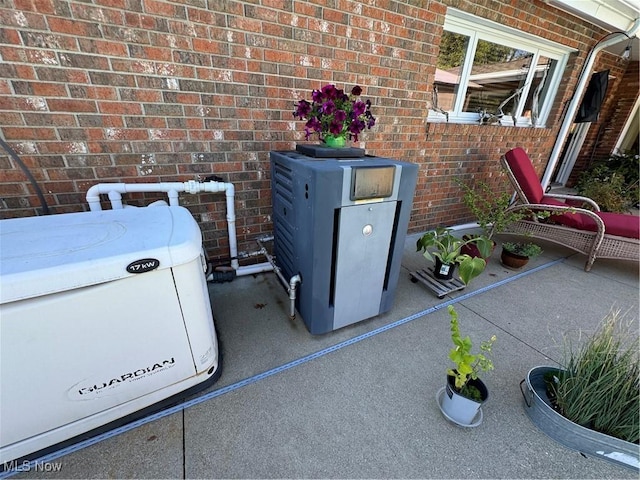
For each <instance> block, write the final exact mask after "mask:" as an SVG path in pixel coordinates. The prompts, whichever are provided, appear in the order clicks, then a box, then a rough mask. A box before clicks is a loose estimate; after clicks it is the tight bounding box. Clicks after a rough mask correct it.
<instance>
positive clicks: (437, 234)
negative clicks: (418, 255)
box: [416, 227, 491, 285]
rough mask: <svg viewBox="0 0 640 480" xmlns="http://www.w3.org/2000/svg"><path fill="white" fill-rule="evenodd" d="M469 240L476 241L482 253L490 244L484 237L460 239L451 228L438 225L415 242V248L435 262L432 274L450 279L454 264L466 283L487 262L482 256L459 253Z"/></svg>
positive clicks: (486, 251) (486, 250) (481, 269)
mask: <svg viewBox="0 0 640 480" xmlns="http://www.w3.org/2000/svg"><path fill="white" fill-rule="evenodd" d="M471 242H477V244H478V246H479V248H480V249H481V251H482V252H483V253H485V254H486V253H488V251H489V249H490V248H491V244H490V243H489V241H488V240H487V239H485V238H481V237H471V238H469V239H467V240H462V239H461V238H458V237H456V236H454V235H453V234H452V233H451V229H448V228H444V227H438V228H436V229H435V230H431V231H429V232H427V233H425V234H424V235H422V237H420V238H419V239H418V241H417V243H416V250H417V251H422V254H423V255H424V257H425V258H426V259H427V260H431V261H433V262H434V263H435V267H434V276H435V277H436V278H439V279H441V280H451V278H452V277H453V273H454V271H455V268H456V266H458V272H459V276H460V279H461V280H462V281H463V282H464V284H465V285H466V284H468V283H469V282H470V281H471V280H472V279H474V278H475V277H477V276H478V275H480V274H481V273H482V271H483V270H484V268H485V267H486V265H487V263H486V261H485V260H484V259H483V258H480V257H472V256H470V255H465V254H462V253H460V249H461V248H462V247H463V246H464V245H466V244H468V243H471Z"/></svg>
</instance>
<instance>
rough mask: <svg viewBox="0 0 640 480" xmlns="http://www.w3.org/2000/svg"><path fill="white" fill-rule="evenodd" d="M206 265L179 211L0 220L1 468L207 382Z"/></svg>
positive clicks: (197, 236)
mask: <svg viewBox="0 0 640 480" xmlns="http://www.w3.org/2000/svg"><path fill="white" fill-rule="evenodd" d="M205 268H206V262H205V261H204V258H203V255H202V236H201V232H200V229H199V228H198V225H197V223H196V221H195V220H194V218H193V217H192V216H191V213H190V212H189V211H188V210H187V209H185V208H183V207H180V206H153V207H146V208H135V207H131V208H125V209H120V210H105V211H96V212H84V213H69V214H61V215H51V216H43V217H29V218H18V219H10V220H2V221H0V322H1V323H0V343H1V349H0V362H1V363H0V419H1V421H0V464H5V463H6V462H10V461H12V460H15V459H24V458H25V457H30V456H31V455H32V454H34V452H38V454H42V453H45V452H46V451H47V450H48V449H49V450H51V447H52V446H54V445H55V446H58V445H59V444H61V443H62V444H64V443H65V442H67V443H68V442H69V441H72V439H79V438H82V436H83V435H86V434H87V432H90V433H91V432H96V429H99V428H100V427H104V426H106V425H107V424H110V425H113V424H114V422H116V421H118V420H123V419H125V418H127V419H131V418H134V417H135V416H136V414H138V415H139V414H140V413H141V411H145V412H148V411H149V410H150V409H151V408H154V407H157V406H158V405H159V404H162V403H163V402H164V403H166V402H168V401H177V400H179V399H181V398H183V397H184V396H186V395H187V394H191V393H194V392H195V391H197V390H200V389H203V388H205V387H207V386H209V385H210V384H211V383H213V382H214V381H215V380H216V379H217V378H218V377H219V375H220V368H219V363H218V343H217V336H216V331H215V326H214V323H213V315H212V309H211V304H210V300H209V293H208V290H207V284H206V279H205ZM148 407H151V408H148ZM123 423H124V422H123Z"/></svg>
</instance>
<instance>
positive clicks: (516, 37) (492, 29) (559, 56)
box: [428, 8, 576, 127]
mask: <svg viewBox="0 0 640 480" xmlns="http://www.w3.org/2000/svg"><path fill="white" fill-rule="evenodd" d="M444 29H445V30H447V31H450V32H453V33H459V34H462V35H466V36H468V37H470V41H469V45H468V50H467V55H466V56H465V59H466V61H465V63H464V65H463V68H462V70H461V72H460V85H461V86H462V88H461V89H460V92H459V93H458V95H457V96H456V103H455V105H454V110H453V111H450V112H448V115H445V114H444V113H441V112H438V111H436V110H429V113H428V122H432V123H437V122H447V121H448V122H449V123H466V124H468V123H479V118H478V114H477V113H475V112H462V111H461V109H462V103H463V102H464V100H465V95H466V86H467V84H468V82H469V76H470V74H471V67H472V63H473V57H472V56H471V55H470V53H469V52H473V51H475V46H476V44H477V42H478V40H487V41H490V42H493V43H500V44H503V45H506V46H510V47H513V48H518V49H523V50H527V51H529V52H532V53H533V54H534V56H533V58H532V60H531V65H537V64H538V59H539V57H540V56H541V55H542V56H545V57H547V58H549V59H551V60H555V61H556V62H557V64H556V68H555V71H554V72H553V76H552V78H550V79H548V81H549V88H548V91H549V92H553V94H552V95H546V98H545V99H544V103H543V104H542V105H540V108H539V112H538V123H537V125H535V126H536V127H545V125H546V121H547V119H548V117H549V113H550V112H551V108H552V107H553V101H554V100H555V98H556V94H557V91H558V88H559V86H560V83H561V81H562V74H563V72H564V70H565V68H566V66H567V61H568V59H569V55H570V54H571V53H572V52H575V51H576V50H575V49H572V48H569V47H566V46H564V45H561V44H559V43H556V42H553V41H550V40H547V39H544V38H539V37H536V36H534V35H531V34H528V33H525V32H521V31H519V30H516V29H514V28H511V27H507V26H504V25H500V24H498V23H496V22H493V21H491V20H487V19H485V18H481V17H476V16H474V15H471V14H469V13H466V12H463V11H461V10H457V9H454V8H449V9H447V15H446V17H445V21H444ZM534 71H535V69H530V70H529V75H528V78H527V81H526V82H527V83H529V85H530V84H531V79H532V78H533V75H534V73H535V72H534ZM528 90H529V89H528V88H526V89H525V91H523V92H522V96H521V98H522V97H524V98H526V95H528ZM523 106H524V104H523V102H520V105H519V106H518V111H517V112H516V120H517V121H516V126H519V127H531V126H532V123H531V118H529V117H523V116H521V115H522V108H523ZM501 123H502V125H505V126H513V119H512V118H511V117H504V118H503V119H502V121H501Z"/></svg>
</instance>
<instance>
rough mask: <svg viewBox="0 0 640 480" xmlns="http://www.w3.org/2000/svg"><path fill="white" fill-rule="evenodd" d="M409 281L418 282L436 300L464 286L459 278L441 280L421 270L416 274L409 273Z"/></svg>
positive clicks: (431, 273)
mask: <svg viewBox="0 0 640 480" xmlns="http://www.w3.org/2000/svg"><path fill="white" fill-rule="evenodd" d="M410 275H411V281H412V282H414V283H416V282H420V283H422V284H423V285H424V286H425V287H427V288H428V289H429V290H431V291H432V292H433V293H435V294H436V296H437V297H438V298H442V297H444V296H445V295H447V294H448V293H451V292H457V291H458V290H462V289H463V288H464V287H465V284H464V283H463V282H462V280H460V279H459V278H455V277H454V278H452V279H451V280H441V279H439V278H436V277H435V276H434V275H433V272H432V271H431V270H427V269H423V270H418V271H416V272H411V273H410Z"/></svg>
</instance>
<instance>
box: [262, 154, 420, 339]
mask: <svg viewBox="0 0 640 480" xmlns="http://www.w3.org/2000/svg"><path fill="white" fill-rule="evenodd" d="M321 150H322V151H323V152H326V151H327V150H329V149H327V148H323V149H321ZM312 151H313V150H312ZM345 151H346V152H347V153H351V152H353V151H356V153H357V152H362V154H360V156H356V157H352V158H348V157H347V158H341V157H334V158H330V157H329V158H317V157H313V156H308V155H304V154H301V153H299V152H292V151H286V152H271V182H272V196H273V221H274V254H275V258H276V263H277V265H278V267H280V268H281V269H282V273H283V274H284V275H285V276H286V277H287V278H290V277H292V276H293V275H296V274H299V275H300V276H301V278H302V282H301V284H300V286H299V291H298V295H297V299H296V308H297V310H298V312H299V313H300V315H301V316H302V318H303V320H304V322H305V324H306V326H307V328H308V329H309V331H310V332H311V333H313V334H320V333H326V332H329V331H332V330H336V329H338V328H342V327H344V326H347V325H350V324H353V323H356V322H359V321H361V320H365V319H367V318H371V317H374V316H376V315H379V314H380V313H384V312H386V311H388V310H389V309H390V308H391V306H392V305H393V300H394V296H395V288H396V285H397V283H398V275H399V271H400V262H401V257H402V251H403V248H404V240H405V236H406V231H407V226H408V223H409V216H410V213H411V205H412V200H413V193H414V190H415V184H416V178H417V172H418V167H417V165H414V164H411V163H407V162H400V161H397V160H392V159H388V158H378V157H367V156H364V155H363V151H362V150H360V149H346V150H345ZM336 152H337V151H336Z"/></svg>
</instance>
